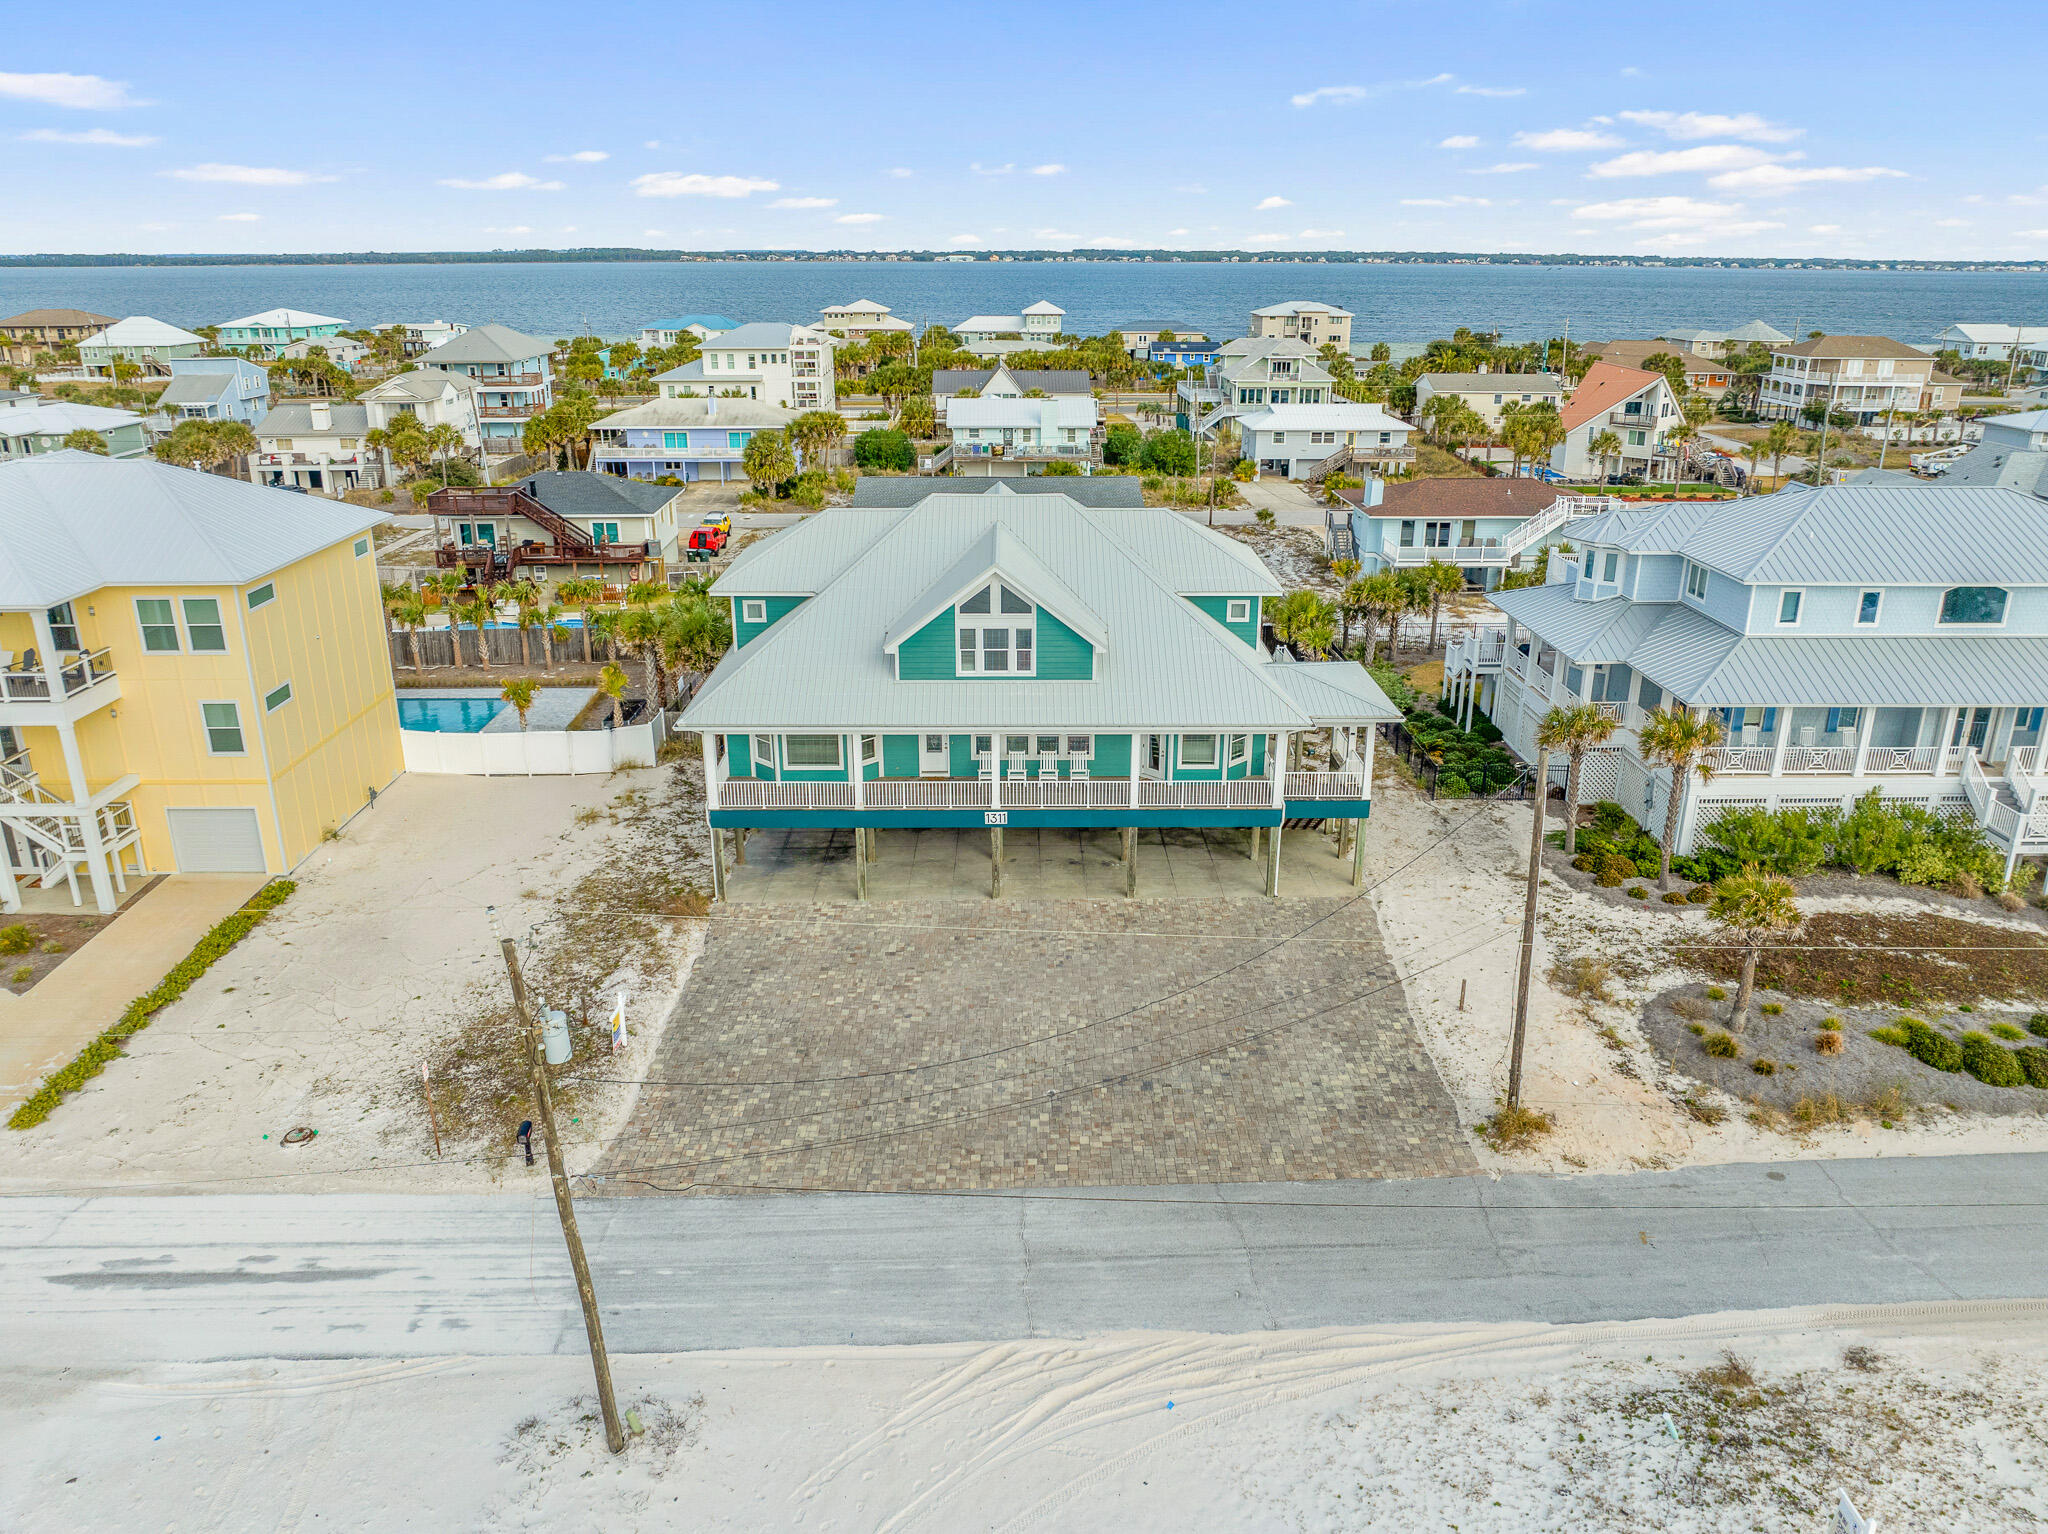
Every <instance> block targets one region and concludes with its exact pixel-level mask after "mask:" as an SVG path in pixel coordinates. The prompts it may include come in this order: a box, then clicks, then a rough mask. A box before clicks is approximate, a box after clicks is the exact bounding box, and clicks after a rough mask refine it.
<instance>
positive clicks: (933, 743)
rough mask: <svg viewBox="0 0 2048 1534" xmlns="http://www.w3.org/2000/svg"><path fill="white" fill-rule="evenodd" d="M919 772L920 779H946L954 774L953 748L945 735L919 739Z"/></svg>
mask: <svg viewBox="0 0 2048 1534" xmlns="http://www.w3.org/2000/svg"><path fill="white" fill-rule="evenodd" d="M917 772H918V776H919V777H925V778H944V777H950V776H951V775H952V772H953V746H952V742H951V741H950V740H949V739H948V738H947V737H946V736H944V735H921V736H919V737H918V752H917Z"/></svg>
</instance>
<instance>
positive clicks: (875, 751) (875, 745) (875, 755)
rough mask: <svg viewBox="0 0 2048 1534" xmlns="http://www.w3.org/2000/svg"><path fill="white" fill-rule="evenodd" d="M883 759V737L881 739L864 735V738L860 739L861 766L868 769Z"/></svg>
mask: <svg viewBox="0 0 2048 1534" xmlns="http://www.w3.org/2000/svg"><path fill="white" fill-rule="evenodd" d="M881 759H882V737H881V736H879V735H863V736H861V738H860V764H861V765H862V766H863V767H866V766H870V765H871V764H873V763H875V762H879V761H880V760H881Z"/></svg>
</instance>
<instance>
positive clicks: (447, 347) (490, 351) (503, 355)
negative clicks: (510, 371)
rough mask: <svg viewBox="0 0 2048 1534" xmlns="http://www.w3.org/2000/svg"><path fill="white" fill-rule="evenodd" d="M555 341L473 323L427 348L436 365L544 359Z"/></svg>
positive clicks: (504, 328) (509, 328) (501, 326)
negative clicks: (466, 328)
mask: <svg viewBox="0 0 2048 1534" xmlns="http://www.w3.org/2000/svg"><path fill="white" fill-rule="evenodd" d="M554 349H555V343H554V342H552V341H544V340H542V339H541V338H540V337H539V336H529V335H524V334H521V333H520V332H519V331H517V330H514V329H512V327H511V326H509V325H498V324H484V325H472V326H471V327H470V328H469V329H468V330H464V331H458V332H457V333H456V334H454V335H452V336H450V337H448V339H447V340H445V341H440V342H437V343H435V344H434V345H433V346H430V347H428V348H427V353H426V354H427V355H428V356H429V357H432V358H433V359H434V364H435V366H437V367H439V366H443V365H445V364H447V363H450V362H531V361H533V360H535V359H536V358H545V357H547V356H548V355H549V354H551V353H552V352H553V351H554Z"/></svg>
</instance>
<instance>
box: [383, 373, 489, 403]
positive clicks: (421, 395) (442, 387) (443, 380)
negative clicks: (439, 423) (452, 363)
mask: <svg viewBox="0 0 2048 1534" xmlns="http://www.w3.org/2000/svg"><path fill="white" fill-rule="evenodd" d="M450 384H453V385H454V386H455V387H456V389H457V390H458V391H461V392H474V391H475V389H476V380H475V379H473V378H469V377H467V376H465V375H464V374H461V373H444V372H443V371H442V370H441V369H439V368H412V369H409V370H408V371H406V372H403V373H393V374H392V375H391V376H390V377H389V378H387V379H385V380H384V381H383V382H382V383H380V384H378V385H377V386H376V387H375V388H374V389H365V390H364V391H363V392H362V395H361V398H363V399H388V398H390V397H391V396H393V395H404V396H405V397H407V398H409V399H439V398H440V397H441V396H442V394H443V393H445V392H446V391H447V388H448V386H449V385H450Z"/></svg>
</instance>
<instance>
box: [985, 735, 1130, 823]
mask: <svg viewBox="0 0 2048 1534" xmlns="http://www.w3.org/2000/svg"><path fill="white" fill-rule="evenodd" d="M989 744H990V745H991V746H993V745H994V744H995V742H994V741H993V740H991V741H990V742H989ZM1138 764H1139V758H1138V737H1137V736H1136V735H1135V734H1134V735H1132V736H1131V779H1130V782H1129V783H1128V784H1126V785H1125V786H1126V787H1127V788H1129V789H1130V791H1131V800H1130V803H1131V808H1132V809H1134V810H1135V809H1136V808H1137V807H1138Z"/></svg>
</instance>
